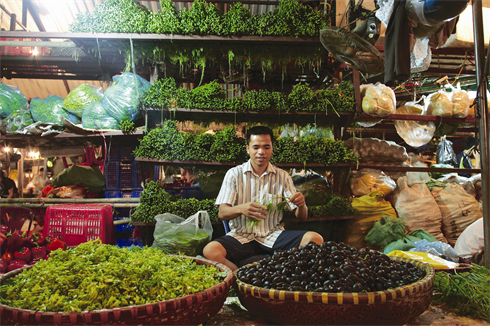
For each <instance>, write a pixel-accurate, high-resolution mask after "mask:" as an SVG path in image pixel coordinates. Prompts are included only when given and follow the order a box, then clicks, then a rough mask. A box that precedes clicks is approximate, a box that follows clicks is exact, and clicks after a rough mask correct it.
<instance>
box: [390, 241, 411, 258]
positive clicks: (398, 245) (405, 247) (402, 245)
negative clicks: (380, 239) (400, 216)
mask: <svg viewBox="0 0 490 326" xmlns="http://www.w3.org/2000/svg"><path fill="white" fill-rule="evenodd" d="M412 248H415V246H414V245H413V244H412V243H411V242H410V243H406V242H405V241H403V240H402V239H400V240H396V241H393V242H392V243H390V244H389V245H387V246H386V247H385V248H384V249H383V253H384V254H385V255H387V254H389V253H390V252H392V251H393V250H401V251H409V250H410V249H412Z"/></svg>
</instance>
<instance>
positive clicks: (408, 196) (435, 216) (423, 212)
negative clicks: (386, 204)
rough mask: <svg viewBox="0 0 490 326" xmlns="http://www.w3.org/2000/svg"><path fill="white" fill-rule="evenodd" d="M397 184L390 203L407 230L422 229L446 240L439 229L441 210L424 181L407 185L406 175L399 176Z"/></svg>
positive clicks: (440, 239) (439, 238)
mask: <svg viewBox="0 0 490 326" xmlns="http://www.w3.org/2000/svg"><path fill="white" fill-rule="evenodd" d="M397 184H398V188H397V189H396V190H395V192H394V193H393V195H392V196H391V203H392V204H393V207H395V210H396V213H397V214H398V217H399V218H400V219H402V220H403V222H404V223H405V225H406V227H407V230H408V231H413V230H416V229H423V230H425V231H427V232H429V233H430V234H432V235H433V236H434V237H435V238H436V239H437V240H439V241H441V242H447V240H446V238H445V237H444V235H443V234H442V230H441V225H442V215H441V211H440V210H439V206H438V205H437V202H436V200H435V199H434V197H432V196H431V193H430V190H429V188H428V187H427V185H426V184H425V182H414V183H412V184H411V185H408V181H407V177H401V178H399V179H398V181H397Z"/></svg>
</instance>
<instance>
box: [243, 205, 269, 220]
mask: <svg viewBox="0 0 490 326" xmlns="http://www.w3.org/2000/svg"><path fill="white" fill-rule="evenodd" d="M240 206H241V211H242V214H243V215H245V216H247V217H250V218H252V219H254V220H257V221H262V220H265V218H266V217H267V207H265V206H264V205H261V204H258V203H252V202H250V203H246V204H242V205H240Z"/></svg>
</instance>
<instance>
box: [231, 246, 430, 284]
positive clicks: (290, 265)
mask: <svg viewBox="0 0 490 326" xmlns="http://www.w3.org/2000/svg"><path fill="white" fill-rule="evenodd" d="M425 274H426V273H425V271H424V270H421V269H419V268H417V267H415V266H414V265H412V264H411V263H405V262H397V261H394V260H392V259H390V257H388V256H387V255H384V254H382V253H380V252H378V251H375V250H371V249H368V248H361V249H356V248H354V247H351V246H348V245H346V244H345V243H342V242H340V243H336V242H334V241H327V242H324V243H322V244H321V245H317V244H315V243H312V242H311V243H309V244H307V245H305V246H302V247H299V248H292V249H289V250H287V251H281V250H278V251H275V252H274V254H273V255H272V256H271V257H268V258H266V259H263V260H261V261H260V262H259V263H257V264H254V265H251V266H245V267H242V268H240V269H239V270H238V272H237V276H238V278H239V279H240V281H242V282H244V283H247V284H252V285H255V286H258V287H263V288H266V289H277V290H287V291H315V292H343V293H350V292H375V291H384V290H387V289H391V288H395V287H399V286H404V285H407V284H412V283H415V282H417V281H419V280H420V279H422V278H423V277H424V276H425Z"/></svg>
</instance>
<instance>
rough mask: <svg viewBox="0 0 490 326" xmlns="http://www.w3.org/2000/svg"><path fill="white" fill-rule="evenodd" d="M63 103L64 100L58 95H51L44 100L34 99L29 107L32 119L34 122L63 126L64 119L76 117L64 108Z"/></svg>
mask: <svg viewBox="0 0 490 326" xmlns="http://www.w3.org/2000/svg"><path fill="white" fill-rule="evenodd" d="M63 101H64V99H63V98H62V97H61V96H58V95H49V96H47V97H46V98H45V99H44V100H41V98H39V97H35V98H33V99H32V100H31V103H30V105H29V108H30V110H31V114H32V118H33V119H34V121H41V122H43V123H53V124H58V125H62V124H63V123H62V122H61V118H62V117H63V118H65V119H67V120H70V119H71V118H70V116H74V115H73V114H71V113H69V112H68V111H66V110H65V109H64V108H63ZM70 121H71V120H70Z"/></svg>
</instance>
